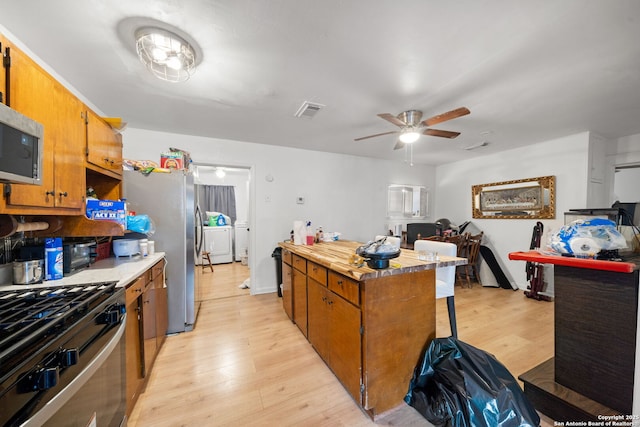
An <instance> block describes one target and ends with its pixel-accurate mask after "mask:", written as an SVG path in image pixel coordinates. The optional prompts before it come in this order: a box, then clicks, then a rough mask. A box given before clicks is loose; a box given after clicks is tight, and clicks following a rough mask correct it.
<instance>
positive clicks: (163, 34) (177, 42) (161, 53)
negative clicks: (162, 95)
mask: <svg viewBox="0 0 640 427" xmlns="http://www.w3.org/2000/svg"><path fill="white" fill-rule="evenodd" d="M136 52H137V54H138V57H139V58H140V61H142V63H143V64H145V66H146V67H147V69H148V70H149V71H151V72H152V73H153V75H155V76H156V77H158V78H159V79H161V80H165V81H169V82H183V81H186V80H188V79H189V77H191V75H192V74H193V73H194V72H195V65H196V53H195V50H194V49H193V47H192V46H191V45H190V44H189V43H188V42H187V41H186V40H184V39H183V38H182V37H180V36H178V35H177V34H175V33H173V32H170V31H167V30H163V29H161V28H156V27H145V28H140V29H139V30H138V31H136Z"/></svg>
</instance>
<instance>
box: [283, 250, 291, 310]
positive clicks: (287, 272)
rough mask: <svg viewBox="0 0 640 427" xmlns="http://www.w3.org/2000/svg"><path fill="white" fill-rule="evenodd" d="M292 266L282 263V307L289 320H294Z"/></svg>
mask: <svg viewBox="0 0 640 427" xmlns="http://www.w3.org/2000/svg"><path fill="white" fill-rule="evenodd" d="M291 276H292V273H291V266H290V265H289V264H287V263H285V262H284V261H282V307H283V308H284V312H285V313H287V316H289V319H291V320H293V292H292V290H293V289H292V277H291Z"/></svg>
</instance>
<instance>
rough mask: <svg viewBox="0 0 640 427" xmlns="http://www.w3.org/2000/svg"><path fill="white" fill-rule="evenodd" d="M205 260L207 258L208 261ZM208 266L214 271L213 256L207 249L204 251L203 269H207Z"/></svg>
mask: <svg viewBox="0 0 640 427" xmlns="http://www.w3.org/2000/svg"><path fill="white" fill-rule="evenodd" d="M205 260H207V262H206V263H205ZM207 267H209V268H210V269H211V272H212V273H213V264H212V263H211V256H210V254H209V252H207V251H205V252H202V269H203V270H206V268H207Z"/></svg>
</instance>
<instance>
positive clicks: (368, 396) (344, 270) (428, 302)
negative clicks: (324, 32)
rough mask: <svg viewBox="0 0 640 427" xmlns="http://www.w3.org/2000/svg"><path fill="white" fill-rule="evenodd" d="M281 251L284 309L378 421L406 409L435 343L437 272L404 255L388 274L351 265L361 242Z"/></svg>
mask: <svg viewBox="0 0 640 427" xmlns="http://www.w3.org/2000/svg"><path fill="white" fill-rule="evenodd" d="M279 245H280V247H282V282H283V283H282V299H283V306H284V310H285V312H286V313H287V315H288V316H289V317H290V318H291V320H292V321H293V322H294V323H295V324H296V325H297V326H298V328H299V329H300V331H301V332H302V333H303V334H304V336H305V337H306V338H307V339H308V340H309V342H310V343H311V344H312V345H313V347H314V348H315V350H316V351H317V352H318V354H319V355H320V357H322V359H323V360H324V361H325V363H326V364H327V365H328V366H329V368H330V369H331V370H332V371H333V373H334V374H335V375H336V377H337V378H338V379H339V380H340V382H341V383H342V384H343V386H344V387H345V389H346V390H347V391H348V392H349V394H350V395H351V396H352V397H353V399H354V400H355V401H356V403H358V405H360V407H361V408H362V409H363V410H364V411H365V412H366V413H367V414H368V415H369V416H370V417H371V418H372V419H376V417H377V416H379V415H380V414H382V413H384V412H386V411H388V410H390V409H393V408H395V407H397V406H398V405H400V404H402V403H403V399H404V396H405V395H406V393H407V391H408V387H409V382H410V380H411V377H412V375H413V371H414V368H415V366H416V365H417V364H418V361H419V359H420V356H421V355H422V353H423V351H424V350H425V349H426V347H427V346H428V345H429V344H430V342H431V340H433V339H434V338H435V269H436V268H437V267H438V266H442V267H444V266H450V265H464V264H466V259H464V258H456V257H445V256H442V257H440V260H439V262H435V261H431V262H429V261H422V260H419V259H418V256H417V254H416V253H415V252H414V251H412V250H405V249H403V250H402V251H401V254H400V256H399V257H398V258H394V259H391V260H390V266H389V268H384V269H372V268H369V267H367V265H366V264H364V265H354V264H353V263H352V262H351V261H352V260H351V258H352V255H353V254H355V249H356V248H357V247H358V246H359V245H360V243H357V242H350V241H334V242H322V243H318V244H314V245H311V246H305V245H293V244H292V243H290V242H283V243H280V244H279Z"/></svg>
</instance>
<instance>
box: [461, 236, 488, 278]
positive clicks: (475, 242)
mask: <svg viewBox="0 0 640 427" xmlns="http://www.w3.org/2000/svg"><path fill="white" fill-rule="evenodd" d="M483 235H484V232H482V231H481V232H480V233H479V234H476V235H471V234H470V235H469V236H468V237H467V243H466V247H467V248H466V255H467V256H466V258H467V265H465V266H464V272H465V275H466V276H467V285H468V286H469V287H471V276H473V278H474V280H475V281H476V282H478V283H480V284H482V283H481V282H480V274H479V273H478V254H479V253H480V245H481V244H482V236H483Z"/></svg>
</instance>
